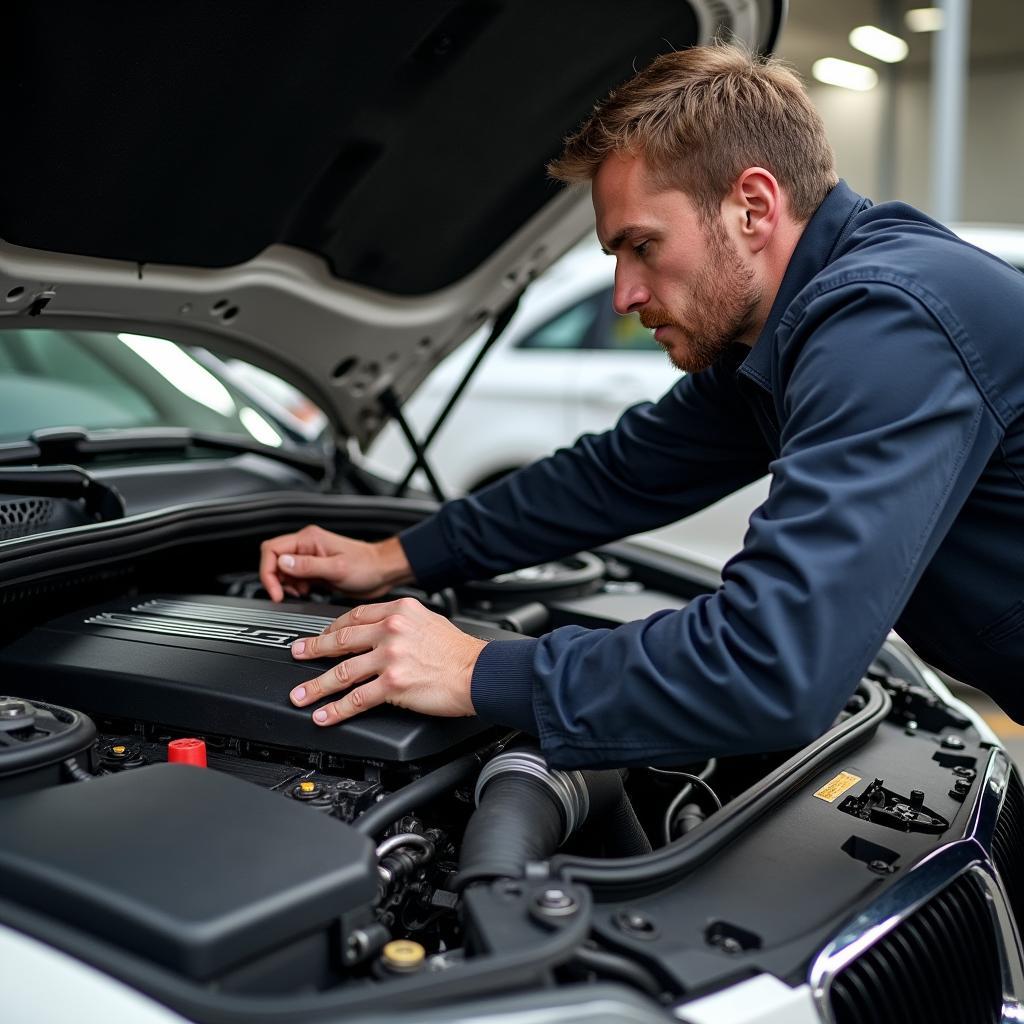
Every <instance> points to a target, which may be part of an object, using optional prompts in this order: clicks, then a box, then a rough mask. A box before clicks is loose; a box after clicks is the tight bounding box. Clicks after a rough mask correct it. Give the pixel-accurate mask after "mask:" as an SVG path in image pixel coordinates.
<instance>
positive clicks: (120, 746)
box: [110, 743, 128, 755]
mask: <svg viewBox="0 0 1024 1024" xmlns="http://www.w3.org/2000/svg"><path fill="white" fill-rule="evenodd" d="M110 749H111V751H112V752H113V753H115V754H117V755H121V754H123V753H125V751H126V750H127V749H128V748H127V747H126V746H125V745H124V744H123V743H118V745H117V746H116V747H111V748H110Z"/></svg>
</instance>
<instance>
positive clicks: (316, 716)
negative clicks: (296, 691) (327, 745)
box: [313, 708, 327, 723]
mask: <svg viewBox="0 0 1024 1024" xmlns="http://www.w3.org/2000/svg"><path fill="white" fill-rule="evenodd" d="M313 720H314V721H315V722H321V723H323V722H326V721H327V712H326V711H324V709H323V708H321V709H320V710H319V711H314V712H313Z"/></svg>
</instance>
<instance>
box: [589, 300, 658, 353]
mask: <svg viewBox="0 0 1024 1024" xmlns="http://www.w3.org/2000/svg"><path fill="white" fill-rule="evenodd" d="M608 301H609V303H611V293H610V292H609V294H608ZM599 347H600V348H603V349H606V350H608V351H612V352H660V351H661V346H660V345H659V344H658V343H657V342H656V341H655V340H654V332H653V331H650V330H648V329H647V328H646V327H644V325H643V324H642V323H640V317H639V316H638V315H637V314H636V313H627V314H626V315H625V316H617V315H616V314H615V313H614V312H613V313H612V315H611V316H610V317H609V318H608V320H607V321H606V324H605V329H604V331H603V335H602V338H601V340H600V342H599Z"/></svg>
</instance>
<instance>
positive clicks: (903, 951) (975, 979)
mask: <svg viewBox="0 0 1024 1024" xmlns="http://www.w3.org/2000/svg"><path fill="white" fill-rule="evenodd" d="M999 962H1000V957H999V949H998V946H997V943H996V936H995V931H994V924H993V921H992V918H991V916H990V914H989V911H988V908H987V905H986V900H985V894H984V892H983V891H982V889H981V886H980V884H979V883H978V881H977V880H976V879H975V878H973V877H972V876H970V875H961V876H960V877H959V878H957V879H956V881H955V882H953V884H952V885H950V887H949V888H948V889H945V890H943V891H942V892H941V893H939V894H938V895H937V896H934V897H932V899H930V900H929V901H928V902H927V903H925V904H924V905H923V906H921V907H920V908H919V909H918V910H916V911H914V913H913V914H911V915H910V917H908V918H907V919H906V920H905V921H903V922H902V923H900V924H899V925H897V926H896V927H895V928H894V929H892V931H890V932H889V933H888V934H887V935H886V936H885V937H884V938H882V939H880V940H879V941H878V942H877V943H875V945H873V946H871V947H870V948H869V949H868V950H867V951H866V952H865V953H864V954H862V955H861V956H860V957H858V958H857V959H856V960H855V961H854V962H853V963H852V964H850V966H849V967H847V968H845V969H844V970H843V971H841V972H840V973H839V974H837V975H836V977H835V979H834V980H833V983H832V989H831V993H830V999H831V1004H832V1013H833V1015H834V1016H835V1020H836V1024H878V1022H879V1021H899V1022H900V1024H919V1022H920V1024H998V1021H999V1019H1000V1016H1001V1012H1002V1005H1003V999H1002V984H1001V980H1000V971H999Z"/></svg>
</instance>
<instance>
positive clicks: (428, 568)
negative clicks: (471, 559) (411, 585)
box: [398, 515, 460, 590]
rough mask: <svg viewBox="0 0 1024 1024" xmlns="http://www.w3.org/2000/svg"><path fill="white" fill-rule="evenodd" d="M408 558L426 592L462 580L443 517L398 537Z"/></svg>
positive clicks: (420, 524)
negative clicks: (443, 526)
mask: <svg viewBox="0 0 1024 1024" xmlns="http://www.w3.org/2000/svg"><path fill="white" fill-rule="evenodd" d="M398 542H399V543H400V544H401V545H402V550H403V551H404V552H405V557H406V558H407V559H408V561H409V566H410V567H411V569H412V571H413V575H414V576H415V577H416V583H417V584H418V585H419V586H421V587H423V588H424V589H425V590H438V589H439V588H441V587H444V586H447V585H448V584H449V583H453V582H456V581H457V580H459V578H460V574H459V567H458V563H457V562H456V560H455V555H454V553H453V552H452V549H451V547H450V545H449V544H448V539H447V538H446V537H445V534H444V530H443V528H442V527H441V517H440V515H432V516H431V517H430V518H429V519H424V520H423V522H422V523H417V524H416V525H415V526H410V527H409V528H408V529H407V530H402V532H401V533H400V534H399V535H398Z"/></svg>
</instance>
